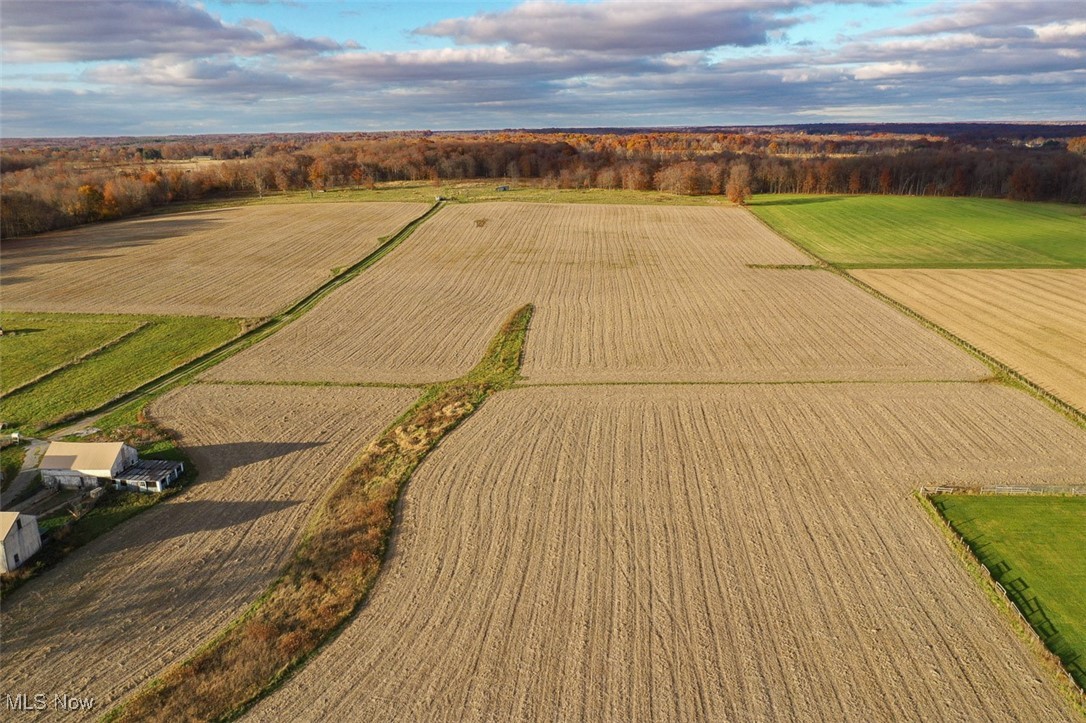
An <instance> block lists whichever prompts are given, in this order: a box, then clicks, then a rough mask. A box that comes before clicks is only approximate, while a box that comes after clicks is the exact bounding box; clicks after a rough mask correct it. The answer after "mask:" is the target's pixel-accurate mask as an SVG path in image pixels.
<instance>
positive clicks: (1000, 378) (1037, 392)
mask: <svg viewBox="0 0 1086 723" xmlns="http://www.w3.org/2000/svg"><path fill="white" fill-rule="evenodd" d="M951 200H954V199H951ZM755 218H757V219H758V220H759V221H762V223H764V224H765V225H766V226H767V227H768V228H769V229H770V230H771V231H773V232H774V233H776V234H778V235H780V236H781V238H784V239H786V240H788V241H790V242H791V243H792V245H793V246H795V247H796V248H797V249H798V250H800V251H801V252H803V253H804V254H806V255H807V256H809V257H811V258H812V259H814V260H815V261H816V262H818V264H819V265H820V266H822V267H823V268H826V269H828V270H830V271H833V272H834V273H836V274H838V275H839V276H841V277H842V278H844V279H846V280H847V281H848V282H849V283H851V284H854V285H855V286H858V287H859V288H861V289H863V290H864V291H866V292H867V293H868V294H871V295H872V296H874V297H875V298H877V299H879V300H881V301H883V302H884V303H886V304H889V305H890V306H892V307H894V308H895V309H897V310H898V311H900V312H901V313H903V314H905V315H906V316H908V317H910V318H912V319H915V320H916V321H918V322H920V323H921V324H922V325H924V326H925V327H927V328H928V329H931V330H932V331H934V332H935V333H937V334H939V335H940V336H942V337H943V338H944V339H946V340H948V341H950V342H952V343H954V344H956V345H958V347H960V348H961V349H964V350H965V351H966V352H968V353H969V354H972V355H973V356H974V357H976V358H977V359H979V360H980V361H981V362H982V363H984V365H985V366H987V367H988V368H989V369H990V370H991V371H992V376H991V377H989V378H988V379H986V380H984V381H995V382H999V383H1001V384H1006V385H1008V386H1011V387H1014V388H1016V389H1021V390H1022V391H1024V392H1026V393H1028V394H1030V395H1032V396H1034V397H1036V398H1037V399H1039V400H1041V401H1042V402H1045V403H1046V404H1048V406H1050V407H1052V408H1053V409H1055V410H1056V411H1057V412H1059V413H1060V414H1062V415H1064V416H1065V417H1067V418H1068V419H1070V420H1071V421H1072V422H1074V423H1075V424H1077V425H1078V426H1080V427H1083V428H1086V412H1083V411H1082V410H1079V409H1078V408H1077V407H1075V406H1074V405H1072V404H1068V403H1067V402H1065V401H1064V400H1062V399H1060V398H1059V397H1057V396H1056V395H1055V394H1052V393H1051V392H1049V391H1048V390H1046V389H1044V388H1042V387H1041V386H1039V385H1038V384H1036V383H1034V382H1033V381H1031V380H1030V379H1029V378H1027V377H1026V376H1024V375H1022V374H1021V373H1020V372H1018V371H1017V370H1015V369H1013V368H1012V367H1010V366H1008V365H1006V364H1004V363H1003V362H1001V361H999V360H998V359H996V358H995V357H993V356H992V355H990V354H989V353H988V352H986V351H984V350H983V349H981V348H979V347H976V346H974V345H973V344H970V343H969V342H968V341H966V340H965V339H962V338H961V337H960V336H958V335H957V334H953V333H951V332H950V331H948V330H947V329H945V328H943V327H942V326H940V325H938V324H936V323H935V322H933V321H931V320H930V319H928V318H927V317H926V316H923V315H922V314H920V313H919V312H917V311H915V310H914V309H912V308H910V307H908V306H906V305H905V304H902V303H901V302H900V301H898V300H896V299H893V298H891V297H889V296H887V295H886V294H884V293H882V292H881V291H879V290H878V289H876V288H875V287H873V286H871V285H870V284H867V283H864V282H863V281H861V280H860V279H857V278H856V277H855V276H853V275H852V274H850V273H848V271H846V270H845V269H844V268H842V267H840V266H838V265H837V264H834V263H832V262H830V261H827V260H826V259H824V258H822V257H821V256H819V255H818V254H816V253H815V252H814V251H813V250H811V249H810V248H808V247H806V246H804V245H803V244H802V243H800V242H799V241H797V240H796V239H794V238H792V237H791V236H788V235H786V234H784V233H783V232H781V231H778V230H777V229H776V228H774V227H773V226H772V225H770V224H769V223H767V222H766V221H765V220H764V219H762V217H761V216H759V215H758V214H755Z"/></svg>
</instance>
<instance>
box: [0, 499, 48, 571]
mask: <svg viewBox="0 0 1086 723" xmlns="http://www.w3.org/2000/svg"><path fill="white" fill-rule="evenodd" d="M40 549H41V532H40V531H39V530H38V518H37V517H35V516H34V515H26V514H23V513H22V512H7V511H5V512H0V550H2V552H3V555H2V556H0V557H2V559H0V572H11V571H12V570H15V569H17V568H19V567H21V566H22V565H23V563H25V562H26V561H27V560H29V559H30V558H31V557H33V556H34V554H35V553H36V552H37V551H38V550H40Z"/></svg>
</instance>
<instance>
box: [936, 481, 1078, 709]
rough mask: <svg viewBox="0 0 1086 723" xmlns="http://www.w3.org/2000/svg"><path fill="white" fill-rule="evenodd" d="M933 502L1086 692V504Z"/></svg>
mask: <svg viewBox="0 0 1086 723" xmlns="http://www.w3.org/2000/svg"><path fill="white" fill-rule="evenodd" d="M932 502H934V503H935V506H936V508H937V509H938V510H939V511H940V512H941V513H942V514H943V516H944V517H946V519H947V520H948V521H949V522H950V524H951V526H952V527H953V528H954V529H955V530H956V531H957V532H958V534H960V535H961V536H962V537H964V538H965V540H966V542H967V543H968V544H969V546H970V547H971V548H972V549H973V552H974V553H975V554H976V555H977V558H978V559H980V561H981V562H982V563H983V564H984V565H985V567H987V568H988V569H989V571H991V573H992V576H993V577H994V578H995V579H996V580H998V581H999V583H1000V584H1001V585H1003V587H1005V588H1007V590H1008V592H1009V593H1010V594H1011V597H1012V599H1014V601H1015V604H1017V605H1018V606H1019V609H1021V610H1022V612H1023V613H1025V614H1026V617H1027V618H1028V619H1029V620H1030V623H1031V624H1033V626H1034V628H1035V629H1036V630H1037V631H1038V633H1039V634H1040V635H1041V638H1042V639H1044V640H1045V642H1046V644H1047V645H1048V646H1049V648H1050V649H1051V650H1052V652H1054V653H1055V654H1056V655H1058V656H1059V657H1060V659H1061V660H1063V661H1064V665H1065V667H1067V668H1068V670H1069V672H1071V673H1072V675H1074V677H1075V679H1076V680H1077V681H1078V684H1079V685H1080V686H1084V687H1086V497H1020V496H988V495H936V496H934V497H932ZM1034 601H1035V602H1034ZM1034 605H1036V607H1034Z"/></svg>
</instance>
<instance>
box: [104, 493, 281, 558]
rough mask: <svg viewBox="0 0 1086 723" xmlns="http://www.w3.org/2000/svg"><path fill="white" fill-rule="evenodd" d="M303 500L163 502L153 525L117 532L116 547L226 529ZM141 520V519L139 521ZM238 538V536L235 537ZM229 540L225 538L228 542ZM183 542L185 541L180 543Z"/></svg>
mask: <svg viewBox="0 0 1086 723" xmlns="http://www.w3.org/2000/svg"><path fill="white" fill-rule="evenodd" d="M301 503H302V500H250V501H246V502H227V501H222V500H192V501H191V502H184V501H178V502H173V503H172V504H168V505H163V506H162V507H161V508H160V512H159V514H158V515H157V517H158V519H157V520H155V522H156V524H153V525H139V527H138V529H137V528H135V527H130V528H128V529H127V530H126V531H127V532H128V533H129V534H122V535H117V537H118V538H119V539H118V540H117V544H115V545H114V546H113V549H114V550H138V549H139V548H141V547H145V546H147V545H151V544H154V543H156V542H165V541H166V540H171V539H174V538H180V537H183V536H185V535H191V534H193V533H198V534H199V533H207V532H213V531H215V530H225V529H227V528H228V527H234V526H237V525H244V524H245V523H248V522H252V521H253V520H257V519H259V518H261V517H263V516H264V515H269V514H274V513H276V512H279V511H281V510H285V509H288V508H291V507H294V506H295V505H299V504H301ZM137 524H138V521H137ZM231 539H232V541H236V540H237V539H238V538H234V537H232V538H231ZM225 542H226V541H224V543H225ZM178 544H183V543H180V542H179V543H178Z"/></svg>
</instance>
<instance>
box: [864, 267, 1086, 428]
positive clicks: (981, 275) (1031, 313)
mask: <svg viewBox="0 0 1086 723" xmlns="http://www.w3.org/2000/svg"><path fill="white" fill-rule="evenodd" d="M852 273H853V275H855V276H856V277H857V278H859V279H861V280H862V281H864V282H866V283H868V284H870V285H871V286H873V287H875V288H876V289H878V290H879V291H881V292H882V293H884V294H886V295H887V296H889V297H891V298H893V299H895V300H897V301H899V302H901V303H902V304H904V305H905V306H908V307H909V308H911V309H914V310H916V311H917V312H919V313H920V314H921V315H923V316H924V317H926V318H928V319H930V320H931V321H933V322H935V323H936V324H939V325H940V326H942V327H944V328H945V329H947V330H948V331H950V332H952V333H954V334H956V335H958V336H959V337H961V338H962V339H965V340H966V341H968V342H969V343H970V344H973V345H974V346H976V347H978V348H980V349H983V350H984V351H986V352H987V353H989V354H991V355H992V356H993V357H995V358H996V359H999V360H1000V361H1001V362H1003V363H1004V364H1006V365H1007V366H1009V367H1011V368H1013V369H1015V370H1016V371H1018V372H1021V373H1022V374H1023V375H1024V376H1026V377H1028V378H1029V379H1030V380H1032V381H1033V382H1035V383H1036V384H1038V385H1039V386H1041V387H1043V388H1044V389H1047V390H1048V391H1050V392H1052V393H1053V394H1055V395H1056V396H1058V397H1060V398H1061V399H1063V400H1064V401H1065V402H1068V403H1069V404H1072V405H1074V406H1075V407H1077V408H1078V409H1080V410H1083V411H1086V270H1081V269H1067V270H1029V269H1013V270H1012V269H1006V270H979V269H943V270H930V271H929V270H885V271H883V270H869V271H854V272H852Z"/></svg>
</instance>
